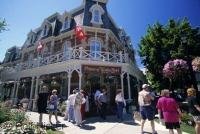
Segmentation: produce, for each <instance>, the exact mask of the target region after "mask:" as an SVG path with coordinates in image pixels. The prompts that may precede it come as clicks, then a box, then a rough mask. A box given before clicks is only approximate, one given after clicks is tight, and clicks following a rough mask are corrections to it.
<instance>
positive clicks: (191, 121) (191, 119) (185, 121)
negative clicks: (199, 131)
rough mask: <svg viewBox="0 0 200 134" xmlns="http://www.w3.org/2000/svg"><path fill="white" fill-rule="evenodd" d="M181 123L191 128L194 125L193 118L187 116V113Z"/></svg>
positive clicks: (183, 115)
mask: <svg viewBox="0 0 200 134" xmlns="http://www.w3.org/2000/svg"><path fill="white" fill-rule="evenodd" d="M181 121H182V122H184V123H185V124H187V125H190V126H193V125H194V121H193V118H192V116H191V115H189V114H187V113H183V114H182V116H181Z"/></svg>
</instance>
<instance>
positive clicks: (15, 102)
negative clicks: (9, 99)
mask: <svg viewBox="0 0 200 134" xmlns="http://www.w3.org/2000/svg"><path fill="white" fill-rule="evenodd" d="M19 85H20V82H19V81H17V89H16V92H15V95H14V96H15V100H14V105H16V104H17V98H18V90H19Z"/></svg>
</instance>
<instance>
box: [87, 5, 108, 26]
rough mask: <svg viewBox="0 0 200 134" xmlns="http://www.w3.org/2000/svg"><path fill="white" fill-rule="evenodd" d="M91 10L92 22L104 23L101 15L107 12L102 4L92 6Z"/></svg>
mask: <svg viewBox="0 0 200 134" xmlns="http://www.w3.org/2000/svg"><path fill="white" fill-rule="evenodd" d="M90 12H91V13H92V19H91V21H90V22H91V23H92V24H96V25H102V24H103V22H102V18H101V17H102V15H103V14H104V13H105V11H104V10H103V8H102V7H101V6H100V5H98V4H95V5H93V6H92V7H91V8H90Z"/></svg>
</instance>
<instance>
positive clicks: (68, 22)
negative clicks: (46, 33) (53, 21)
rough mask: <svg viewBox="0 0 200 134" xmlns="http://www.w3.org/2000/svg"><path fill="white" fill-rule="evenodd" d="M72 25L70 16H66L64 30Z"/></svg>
mask: <svg viewBox="0 0 200 134" xmlns="http://www.w3.org/2000/svg"><path fill="white" fill-rule="evenodd" d="M69 27H70V21H69V17H66V18H65V20H64V23H63V28H62V29H63V30H65V29H68V28H69Z"/></svg>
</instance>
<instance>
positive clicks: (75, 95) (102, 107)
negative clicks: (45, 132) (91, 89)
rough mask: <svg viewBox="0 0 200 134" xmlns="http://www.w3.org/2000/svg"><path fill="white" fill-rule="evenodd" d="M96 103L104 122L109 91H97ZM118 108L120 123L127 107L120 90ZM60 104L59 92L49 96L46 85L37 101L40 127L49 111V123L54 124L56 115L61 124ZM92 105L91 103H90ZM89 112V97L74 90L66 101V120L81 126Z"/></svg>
mask: <svg viewBox="0 0 200 134" xmlns="http://www.w3.org/2000/svg"><path fill="white" fill-rule="evenodd" d="M93 97H94V99H93V100H94V103H95V107H96V113H97V114H98V115H99V117H100V118H101V119H102V120H106V114H107V105H108V96H107V90H106V89H105V88H103V89H102V90H100V89H97V90H96V92H95V93H94V96H93ZM115 102H116V107H117V111H116V114H117V118H118V119H119V121H122V120H123V108H124V107H125V105H126V102H125V99H124V97H123V94H122V90H121V89H118V90H117V94H116V98H115ZM58 103H59V98H58V96H57V90H56V89H53V90H52V91H51V93H50V94H49V89H48V86H46V85H44V86H42V88H41V89H40V91H39V94H38V99H37V107H38V113H39V114H40V115H39V125H42V116H43V113H46V112H47V111H48V113H49V123H50V124H53V123H52V121H51V118H52V115H53V114H54V115H55V119H56V124H58V123H60V121H59V120H58V117H57V113H58ZM90 103H91V102H90ZM88 112H89V95H88V94H87V93H86V92H85V91H84V90H79V89H74V90H73V92H72V94H70V95H69V96H68V99H67V100H66V112H65V117H64V119H65V120H67V121H69V122H71V123H74V124H76V125H77V126H81V125H82V122H83V120H85V118H86V113H88Z"/></svg>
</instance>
